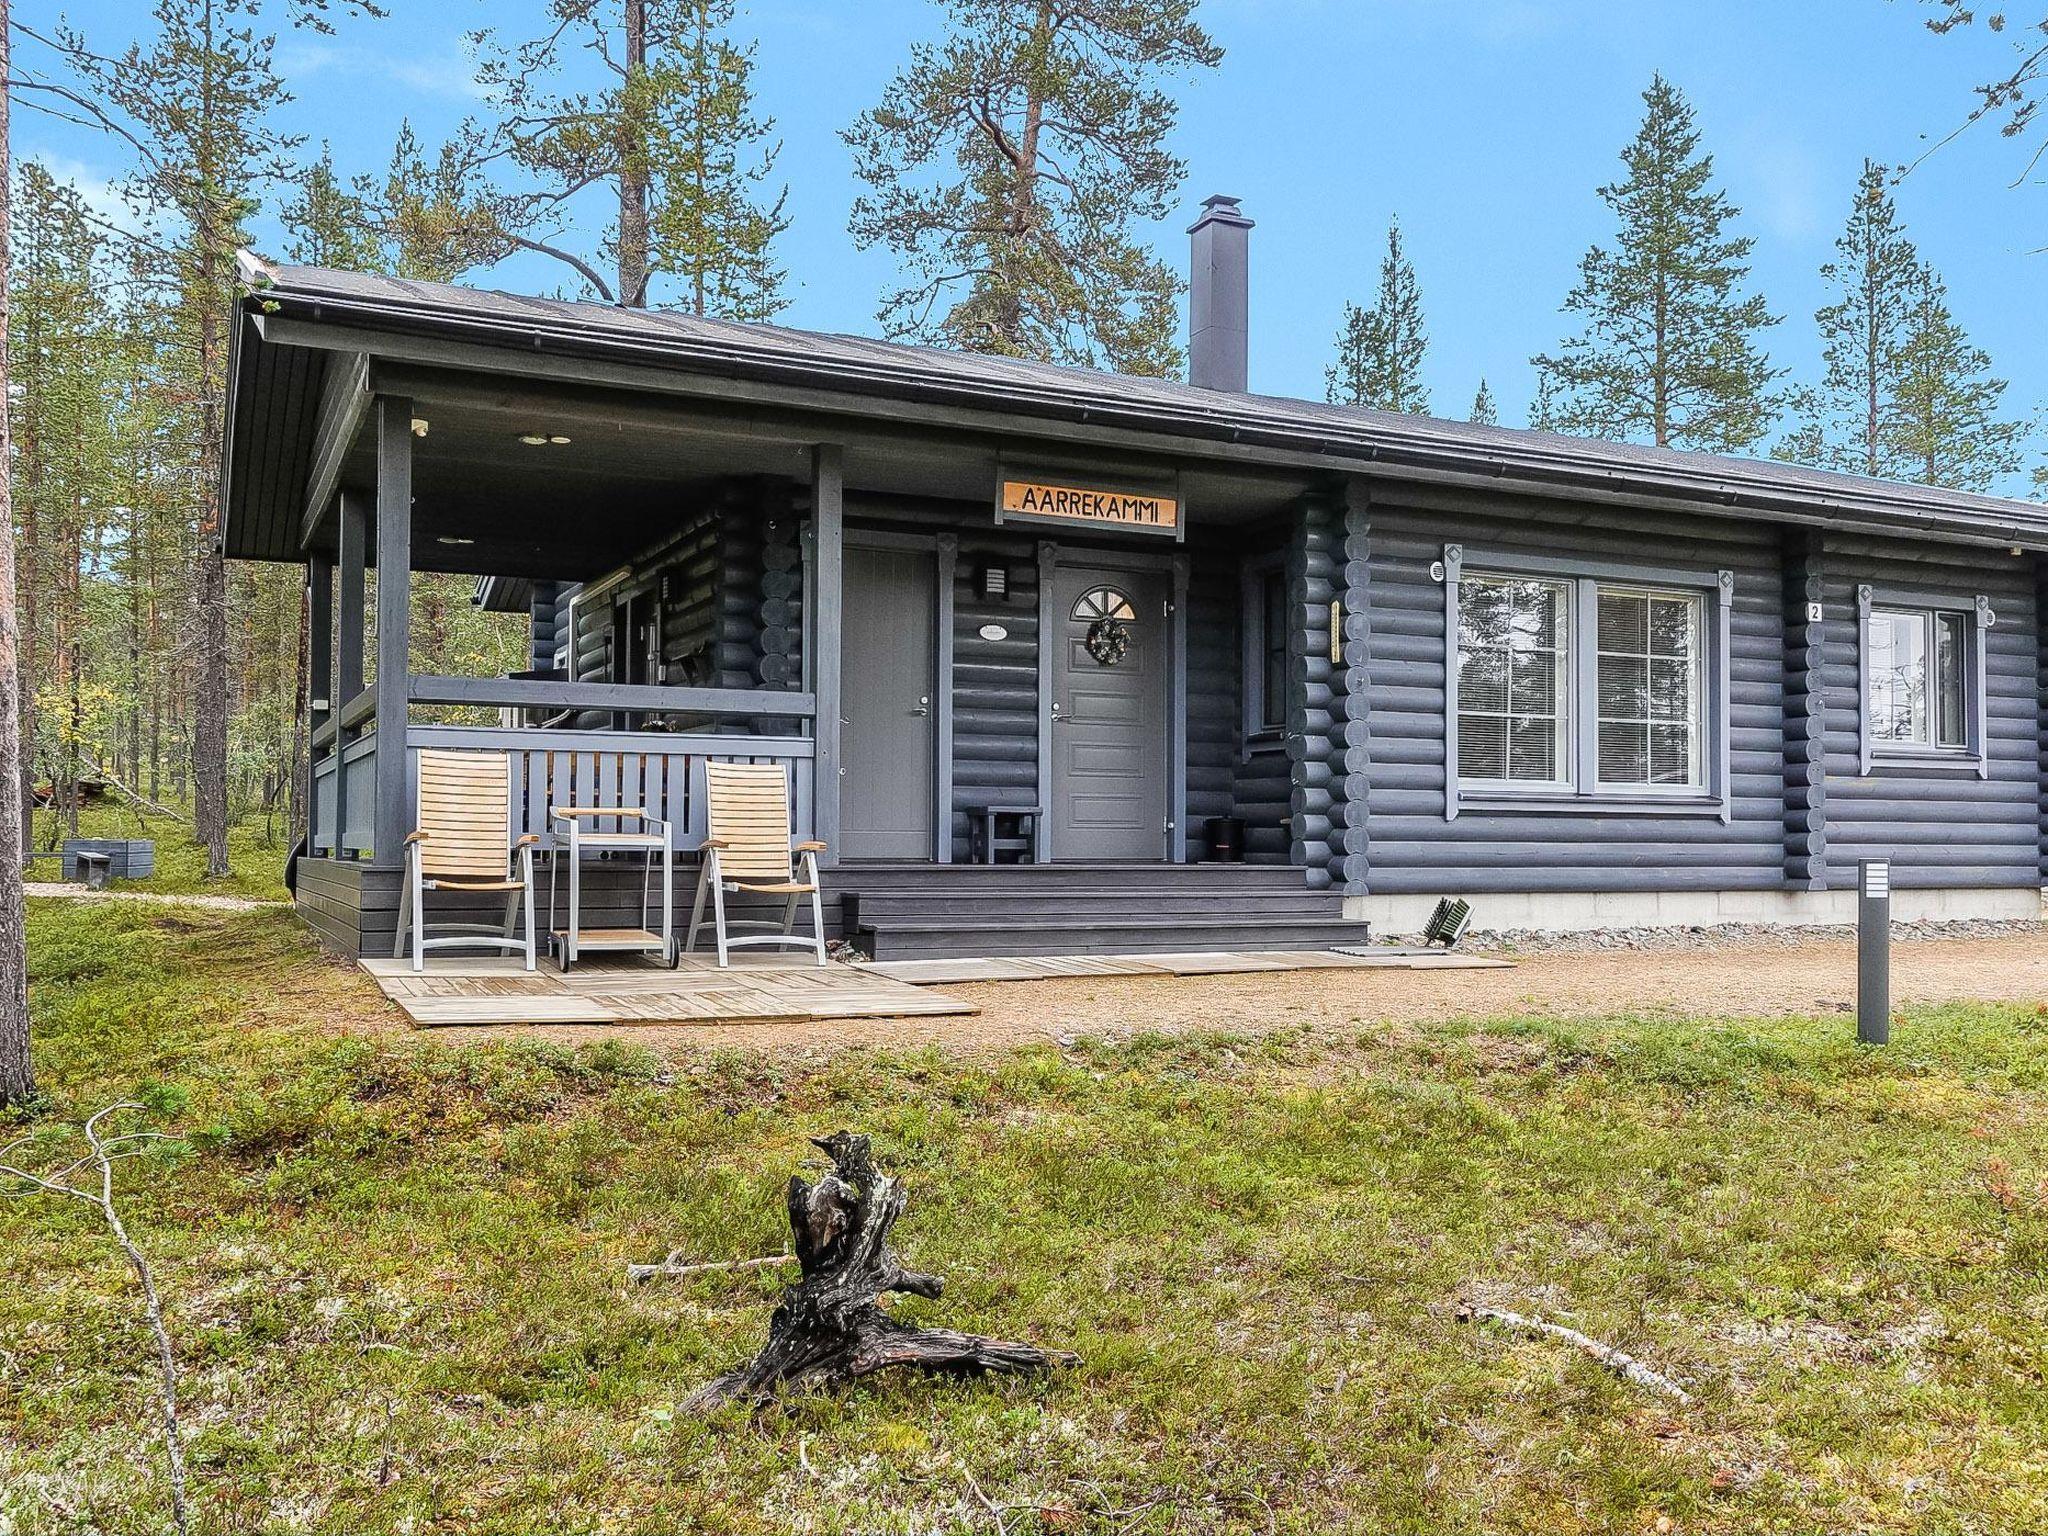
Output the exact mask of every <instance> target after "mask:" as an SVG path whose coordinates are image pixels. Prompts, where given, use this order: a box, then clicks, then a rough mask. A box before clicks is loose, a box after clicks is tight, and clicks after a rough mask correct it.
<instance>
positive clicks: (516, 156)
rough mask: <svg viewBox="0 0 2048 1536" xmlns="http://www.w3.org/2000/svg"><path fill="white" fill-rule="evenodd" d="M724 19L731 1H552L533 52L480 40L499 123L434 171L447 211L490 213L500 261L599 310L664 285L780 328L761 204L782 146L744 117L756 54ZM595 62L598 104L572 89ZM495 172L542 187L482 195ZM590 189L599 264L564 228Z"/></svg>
mask: <svg viewBox="0 0 2048 1536" xmlns="http://www.w3.org/2000/svg"><path fill="white" fill-rule="evenodd" d="M733 14H734V0H550V4H549V6H548V25H547V30H546V31H545V32H544V33H543V34H542V35H541V36H539V37H537V38H533V39H529V40H528V41H526V42H523V43H517V44H512V45H509V46H508V45H505V44H503V43H501V42H499V40H498V39H497V38H496V37H495V35H494V34H493V33H491V32H489V31H484V32H479V33H477V34H476V35H475V38H474V41H475V43H476V45H477V47H478V49H479V51H480V54H481V56H482V63H481V65H480V68H479V72H478V80H479V82H480V83H481V84H482V85H483V86H484V88H485V90H486V91H487V92H488V93H489V96H490V100H491V104H492V106H493V108H494V109H495V111H496V113H497V120H496V122H495V124H494V126H493V127H492V128H491V129H490V130H489V131H488V132H481V131H479V130H477V129H475V128H474V127H473V126H471V127H466V128H465V129H464V131H463V133H462V134H461V135H459V136H458V138H457V140H456V141H455V143H454V144H453V145H452V146H451V149H450V151H449V152H448V154H447V155H446V156H444V160H443V164H442V167H441V173H442V174H443V176H444V178H445V180H446V184H445V186H444V189H443V190H444V192H445V193H446V194H447V195H448V200H449V201H450V202H452V203H453V204H456V205H461V204H466V203H469V202H471V201H476V200H482V201H486V202H488V204H489V206H490V207H491V209H492V211H493V213H494V215H495V221H496V228H497V233H498V235H499V236H500V238H501V242H502V243H501V253H502V251H505V250H514V249H517V250H528V251H536V252H539V253H541V254H544V255H547V256H552V257H554V258H555V259H556V260H558V261H561V262H564V263H566V264H567V265H568V266H570V267H571V268H573V269H574V270H575V271H576V273H577V274H578V275H579V276H580V277H581V278H582V279H583V281H584V283H585V284H586V285H587V286H588V287H589V288H590V290H591V291H592V292H594V293H595V294H597V295H598V296H599V297H601V298H603V299H605V300H606V301H608V302H613V303H619V304H625V305H632V306H644V305H647V304H648V303H650V302H652V301H653V300H652V297H651V295H652V293H653V284H654V281H655V279H656V278H658V277H664V276H666V277H670V278H674V279H676V280H678V281H679V282H680V284H681V285H682V288H683V292H684V302H685V304H686V305H688V306H689V307H691V308H694V309H697V310H698V311H699V312H711V313H722V314H728V315H735V316H744V317H746V318H750V319H766V318H769V317H770V316H772V315H774V314H775V313H777V312H778V311H779V310H780V309H781V308H782V307H783V305H784V303H785V302H786V301H785V300H784V299H783V298H782V297H781V291H780V290H781V284H782V280H783V274H782V272H781V271H780V270H779V269H778V268H777V267H776V266H775V265H774V263H773V260H772V258H771V255H770V246H771V244H772V242H773V241H774V239H775V238H776V236H777V235H779V234H780V233H781V232H782V231H783V229H784V228H786V227H787V225H788V220H787V219H786V218H785V217H784V216H783V213H782V206H783V194H781V193H776V194H774V195H773V196H770V195H769V193H768V188H767V183H768V181H769V179H770V177H771V176H772V175H773V173H774V168H775V158H776V154H777V150H778V147H779V146H772V145H769V144H767V143H766V140H767V139H768V137H769V135H770V134H772V133H773V132H774V125H773V124H772V123H770V122H767V121H764V120H762V119H760V118H758V117H756V116H755V114H754V110H753V87H752V83H751V80H752V73H753V50H752V48H751V47H747V48H742V47H739V46H738V45H736V44H734V43H733V42H732V41H731V40H730V38H729V36H728V30H729V28H730V26H731V23H732V19H733ZM591 55H594V56H595V57H596V58H598V59H599V60H601V61H602V64H603V68H604V71H605V76H606V78H605V82H604V85H603V88H602V89H598V90H590V89H586V88H584V87H583V86H582V85H581V84H580V83H579V82H578V81H576V80H575V79H573V78H572V64H573V62H574V61H575V60H576V59H577V58H579V57H585V56H591ZM499 161H505V162H509V163H510V164H511V165H513V166H515V167H517V168H518V169H519V170H520V171H522V172H524V173H525V174H526V175H527V176H528V177H529V178H530V179H531V180H532V181H533V182H534V183H536V184H537V185H534V186H532V187H530V188H527V189H524V190H520V189H513V190H509V191H497V190H492V189H489V188H488V187H486V186H485V184H484V183H483V181H482V173H483V168H484V167H487V166H489V165H491V164H493V163H495V162H499ZM599 187H602V188H604V189H606V190H607V191H608V192H609V193H610V194H611V198H612V203H613V210H614V211H613V214H612V217H611V218H610V220H609V221H608V223H607V225H606V228H605V233H604V235H603V238H602V240H601V242H600V249H599V250H598V251H595V252H592V251H588V250H582V251H579V250H577V249H575V248H573V247H572V243H571V242H570V241H569V240H568V238H567V235H566V233H565V232H563V229H562V226H564V225H568V226H571V227H573V223H574V214H575V210H576V208H577V206H578V205H579V202H580V200H581V198H582V194H583V193H584V192H585V191H586V190H589V189H594V188H599ZM484 259H486V260H488V259H495V255H486V256H485V258H484ZM601 263H602V264H608V265H609V268H610V271H609V273H607V272H606V271H604V270H601V269H600V264H601Z"/></svg>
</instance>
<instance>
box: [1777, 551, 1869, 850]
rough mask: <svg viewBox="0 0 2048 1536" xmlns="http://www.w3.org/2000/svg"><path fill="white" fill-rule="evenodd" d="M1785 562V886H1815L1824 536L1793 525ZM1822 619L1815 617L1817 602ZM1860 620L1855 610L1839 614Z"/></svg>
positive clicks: (1837, 619) (1822, 845)
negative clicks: (1814, 611)
mask: <svg viewBox="0 0 2048 1536" xmlns="http://www.w3.org/2000/svg"><path fill="white" fill-rule="evenodd" d="M1783 549H1784V555H1783V558H1784V562H1785V883H1786V884H1787V885H1788V886H1790V887H1791V888H1792V889H1794V890H1808V891H1815V890H1821V889H1824V888H1825V887H1826V885H1827V883H1828V819H1827V818H1828V772H1827V766H1828V765H1827V694H1826V691H1825V689H1824V688H1823V687H1822V682H1821V679H1822V670H1823V667H1824V666H1825V663H1826V655H1827V651H1826V645H1827V632H1828V624H1829V619H1828V615H1827V612H1826V605H1827V584H1826V582H1825V580H1824V579H1823V575H1824V570H1825V563H1826V562H1825V555H1824V552H1823V549H1822V541H1821V536H1820V535H1819V534H1818V533H1816V532H1813V531H1811V530H1808V529H1799V528H1795V529H1790V530H1788V531H1787V532H1786V534H1785V537H1784V545H1783ZM1816 603H1818V604H1820V605H1821V617H1820V618H1818V619H1816V618H1814V617H1813V605H1814V604H1816ZM1833 621H1834V623H1835V624H1837V625H1842V624H1848V625H1849V626H1850V627H1851V628H1853V627H1854V625H1855V615H1854V613H1853V611H1852V612H1851V613H1849V614H1840V613H1837V614H1835V615H1834V620H1833Z"/></svg>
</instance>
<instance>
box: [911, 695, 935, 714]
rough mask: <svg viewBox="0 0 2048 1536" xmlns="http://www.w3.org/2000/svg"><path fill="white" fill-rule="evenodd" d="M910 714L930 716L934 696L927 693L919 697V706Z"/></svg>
mask: <svg viewBox="0 0 2048 1536" xmlns="http://www.w3.org/2000/svg"><path fill="white" fill-rule="evenodd" d="M910 712H911V713H912V714H913V715H928V714H930V713H931V712H932V696H931V695H930V694H928V693H927V694H921V695H919V697H918V701H917V706H916V707H915V708H914V709H912V710H911V711H910Z"/></svg>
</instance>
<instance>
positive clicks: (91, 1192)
mask: <svg viewBox="0 0 2048 1536" xmlns="http://www.w3.org/2000/svg"><path fill="white" fill-rule="evenodd" d="M141 1108H142V1106H141V1105H140V1104H110V1105H108V1106H107V1107H106V1108H105V1109H103V1110H101V1111H100V1112H99V1113H98V1114H96V1115H94V1116H93V1117H92V1118H91V1119H90V1120H87V1121H86V1122H85V1126H84V1131H85V1142H86V1146H87V1147H88V1148H89V1149H90V1150H88V1151H87V1152H86V1154H85V1155H84V1156H83V1157H78V1158H74V1159H72V1160H71V1161H70V1162H68V1163H66V1164H64V1165H63V1166H62V1167H60V1168H56V1169H54V1170H52V1171H50V1172H47V1173H34V1172H31V1171H29V1170H28V1169H26V1168H22V1167H18V1166H16V1165H15V1164H14V1163H12V1162H10V1161H9V1159H10V1158H12V1157H13V1156H14V1154H15V1152H16V1150H17V1149H19V1148H22V1147H25V1146H27V1145H28V1144H29V1142H30V1139H31V1138H29V1137H27V1136H23V1137H19V1138H17V1139H16V1140H14V1141H11V1142H9V1143H8V1144H7V1145H6V1146H4V1147H0V1181H7V1180H11V1181H13V1182H14V1187H13V1188H12V1189H9V1188H6V1187H5V1186H4V1183H0V1195H14V1196H25V1195H36V1194H43V1195H55V1196H57V1197H59V1198H60V1199H67V1200H82V1201H83V1202H85V1204H87V1205H89V1206H91V1207H93V1209H94V1210H96V1211H98V1212H99V1213H100V1219H101V1220H102V1221H103V1222H105V1223H106V1226H107V1230H108V1231H109V1232H110V1233H112V1234H113V1238H114V1243H115V1245H116V1246H117V1247H119V1248H120V1250H121V1254H122V1257H124V1258H125V1259H127V1261H128V1267H129V1268H130V1269H131V1270H133V1271H134V1272H135V1279H136V1281H137V1283H138V1284H139V1285H140V1286H141V1287H142V1314H143V1317H144V1319H145V1320H146V1321H147V1322H148V1324H149V1332H150V1337H151V1338H152V1339H153V1340H154V1342H155V1344H156V1368H157V1395H158V1402H159V1406H160V1408H161V1410H162V1428H163V1440H164V1458H165V1460H166V1461H167V1462H168V1463H169V1464H170V1474H171V1523H172V1525H173V1526H174V1527H175V1528H176V1530H177V1532H178V1536H185V1533H186V1532H187V1531H188V1530H190V1529H191V1526H190V1517H189V1515H188V1514H187V1511H186V1503H185V1430H184V1426H183V1424H182V1423H181V1422H180V1421H179V1418H178V1362H177V1357H176V1355H175V1354H173V1352H172V1350H171V1330H170V1326H169V1324H167V1323H166V1322H165V1321H164V1304H163V1297H162V1296H161V1294H160V1293H159V1292H158V1290H157V1285H156V1271H155V1270H153V1269H152V1268H151V1267H150V1263H149V1259H148V1257H147V1256H146V1255H145V1254H144V1253H143V1251H142V1249H141V1248H140V1247H139V1246H137V1244H136V1242H135V1240H134V1239H133V1238H131V1237H130V1236H129V1235H128V1228H127V1225H126V1224H125V1223H124V1222H123V1221H122V1220H121V1212H120V1210H119V1208H118V1207H116V1205H115V1204H114V1164H116V1163H118V1162H120V1161H122V1160H123V1159H125V1158H130V1157H138V1156H140V1155H141V1154H142V1153H144V1152H145V1151H147V1150H148V1149H149V1145H150V1143H152V1142H159V1141H169V1140H170V1139H171V1138H170V1137H168V1136H164V1135H161V1134H160V1133H158V1132H156V1131H130V1132H128V1133H127V1134H126V1135H122V1136H108V1135H106V1134H105V1133H104V1132H103V1131H102V1130H101V1129H100V1126H101V1122H102V1121H104V1120H105V1119H106V1118H107V1117H108V1116H109V1115H113V1114H118V1113H120V1112H122V1111H124V1110H131V1109H141Z"/></svg>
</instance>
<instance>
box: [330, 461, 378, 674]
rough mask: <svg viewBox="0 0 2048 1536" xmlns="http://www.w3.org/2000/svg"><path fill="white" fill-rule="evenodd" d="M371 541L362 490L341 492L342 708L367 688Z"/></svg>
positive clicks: (338, 617)
mask: <svg viewBox="0 0 2048 1536" xmlns="http://www.w3.org/2000/svg"><path fill="white" fill-rule="evenodd" d="M369 542H370V508H369V505H368V503H367V502H366V500H365V499H364V497H363V496H362V494H361V493H360V492H358V491H343V492H342V493H341V591H340V594H339V598H338V601H337V604H336V607H335V615H334V626H335V631H336V633H337V634H338V635H339V636H340V638H341V657H340V662H339V665H338V669H337V671H336V673H335V678H334V707H335V708H336V709H339V708H341V706H342V705H344V704H346V703H347V702H348V701H349V700H350V699H352V698H354V697H355V696H356V695H357V694H359V693H361V692H362V691H363V644H364V641H365V639H366V638H367V636H368V634H369V626H368V625H366V624H365V623H364V622H363V593H364V589H365V587H366V586H367V583H366V582H365V581H364V579H363V566H364V564H365V563H366V556H367V551H368V547H369Z"/></svg>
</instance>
